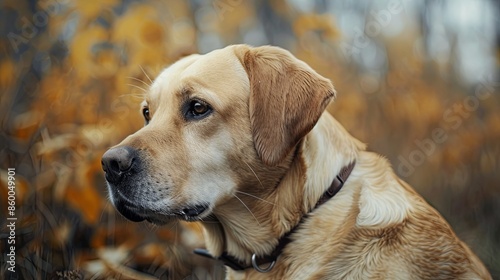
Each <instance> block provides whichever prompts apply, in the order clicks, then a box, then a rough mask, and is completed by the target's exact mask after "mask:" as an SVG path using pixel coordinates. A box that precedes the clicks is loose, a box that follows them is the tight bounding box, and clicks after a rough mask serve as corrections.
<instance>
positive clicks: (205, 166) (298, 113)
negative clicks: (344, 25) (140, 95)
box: [102, 45, 491, 279]
mask: <svg viewBox="0 0 500 280" xmlns="http://www.w3.org/2000/svg"><path fill="white" fill-rule="evenodd" d="M334 97H335V90H334V88H333V86H332V83H331V82H330V81H329V80H328V79H326V78H324V77H322V76H320V75H318V74H317V73H316V72H315V71H314V70H312V69H311V68H310V67H309V66H308V65H307V64H305V63H304V62H302V61H300V60H298V59H296V58H295V57H294V56H292V55H291V54H290V53H289V52H288V51H285V50H283V49H280V48H277V47H270V46H264V47H250V46H247V45H234V46H229V47H227V48H224V49H221V50H216V51H213V52H210V53H208V54H206V55H191V56H188V57H185V58H183V59H181V60H179V61H178V62H176V63H175V64H173V65H171V66H170V67H168V68H167V69H165V70H164V71H163V72H162V73H161V74H160V75H159V76H158V77H157V78H156V80H155V81H154V83H153V84H152V86H151V88H150V90H149V92H148V94H147V96H146V98H145V100H144V102H143V104H142V114H143V116H144V119H145V123H146V125H145V126H144V127H143V128H142V129H140V130H139V131H137V132H136V133H134V134H132V135H130V136H129V137H127V138H126V139H125V140H123V142H122V143H120V144H119V145H117V146H115V147H113V148H112V149H110V150H108V151H107V152H106V153H105V154H104V156H103V159H102V163H103V169H104V171H105V172H106V180H107V183H108V188H109V192H110V199H111V201H112V203H113V204H114V206H115V207H116V208H117V209H118V211H119V212H120V213H121V214H123V215H124V216H125V217H127V218H128V219H130V220H133V221H142V220H148V221H150V222H152V223H155V224H165V223H168V222H170V221H171V220H173V219H183V220H186V221H200V222H201V223H202V224H203V225H204V228H205V236H206V245H207V249H208V250H206V251H205V250H198V251H197V253H199V254H202V255H205V256H209V257H213V258H216V259H220V260H222V261H223V262H224V263H225V264H226V265H227V266H228V267H229V269H228V271H227V277H228V278H229V279H491V276H490V275H489V273H488V271H487V270H486V269H485V267H484V266H483V264H482V263H481V261H480V260H479V259H478V258H477V257H476V256H475V255H474V254H473V253H472V252H471V250H470V249H469V248H468V247H467V246H466V245H465V244H464V243H463V242H462V241H460V240H459V239H458V238H457V236H456V235H455V234H454V232H453V230H452V229H451V228H450V226H449V225H448V224H447V223H446V221H445V220H444V219H443V218H442V217H441V216H440V214H439V213H438V212H437V211H436V210H435V209H433V208H432V207H431V206H429V205H428V204H427V203H426V202H425V201H424V199H423V198H422V197H420V196H419V195H418V194H417V193H416V192H415V191H414V190H413V189H412V188H411V187H410V186H409V185H407V184H406V183H405V182H403V181H402V180H401V179H399V178H398V177H397V176H396V175H395V174H394V172H393V171H392V169H391V167H390V165H389V163H388V162H387V161H386V160H385V159H384V158H383V157H381V156H379V155H377V154H374V153H371V152H367V151H365V146H364V145H363V144H362V143H360V142H359V141H358V140H356V139H355V138H353V137H352V136H351V135H350V134H349V133H348V132H347V131H346V130H345V129H344V128H343V127H342V126H341V125H340V124H339V123H337V122H336V121H335V119H334V118H333V117H332V116H331V115H330V114H329V113H327V112H325V108H326V106H327V105H328V104H329V103H330V101H331V100H332V99H334Z"/></svg>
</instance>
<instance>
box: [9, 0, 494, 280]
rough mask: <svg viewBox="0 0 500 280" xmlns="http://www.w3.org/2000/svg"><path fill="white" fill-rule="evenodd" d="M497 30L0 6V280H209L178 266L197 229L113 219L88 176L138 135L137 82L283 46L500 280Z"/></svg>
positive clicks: (330, 15)
mask: <svg viewBox="0 0 500 280" xmlns="http://www.w3.org/2000/svg"><path fill="white" fill-rule="evenodd" d="M499 16H500V4H499V2H498V1H495V0H455V1H438V0H436V1H409V0H389V1H370V0H363V1H327V0H316V1H300V0H274V1H243V0H213V1H201V0H191V1H181V0H174V1H134V0H125V1H119V0H101V1H73V0H44V1H35V0H32V1H26V0H21V1H20V0H2V1H0V20H1V23H0V34H1V36H0V91H1V97H0V121H1V132H0V143H1V146H0V147H1V152H0V169H1V170H0V171H1V175H2V176H1V181H0V206H1V208H0V225H1V227H0V251H1V252H2V254H1V256H0V265H1V272H0V279H62V278H64V277H66V278H64V279H84V278H85V279H87V278H92V279H134V278H135V279H158V278H160V279H221V278H222V275H223V268H222V267H221V266H220V265H217V264H214V263H212V262H210V261H207V260H204V259H201V258H198V257H195V256H193V255H192V254H191V250H192V248H193V247H196V246H203V237H202V234H201V228H200V227H199V225H197V224H196V223H190V224H187V223H176V224H175V225H172V226H170V227H155V226H152V225H149V224H146V223H138V224H136V223H132V222H129V221H127V220H125V219H124V218H122V217H121V216H120V215H119V214H118V213H117V212H116V211H115V209H114V208H113V207H112V206H111V204H110V203H109V202H108V198H107V191H106V187H105V182H104V178H103V173H102V171H101V164H100V158H101V155H102V154H103V153H104V152H105V151H106V150H107V149H108V148H109V147H110V146H112V145H114V144H116V143H118V142H120V141H121V140H122V139H123V138H124V137H125V136H127V135H128V134H130V133H132V132H134V131H136V130H137V129H139V128H140V127H141V126H142V125H143V120H142V117H141V115H140V113H139V103H140V102H141V98H140V96H141V94H142V93H143V92H144V91H146V90H147V88H148V86H149V84H150V83H151V81H150V79H153V78H154V77H155V76H156V75H157V74H158V73H159V72H160V71H161V70H162V69H163V68H164V67H166V66H167V65H168V64H170V63H172V62H174V61H176V60H177V59H179V58H181V57H182V56H185V55H187V54H191V53H197V52H199V53H206V52H209V51H211V50H214V49H217V48H222V47H224V46H226V45H229V44H234V43H247V44H252V45H264V44H272V45H277V46H281V47H283V48H286V49H288V50H290V51H291V52H292V53H293V54H295V55H296V56H297V57H298V58H300V59H302V60H304V61H305V62H307V63H308V64H310V65H311V66H312V67H313V68H314V69H316V70H317V71H318V72H319V73H320V74H322V75H323V76H325V77H328V78H330V79H331V80H332V81H333V82H334V84H335V86H336V89H337V91H338V98H337V100H336V101H335V102H334V103H333V104H332V105H331V106H330V107H329V108H328V110H329V111H330V112H331V113H332V114H333V115H334V116H335V117H336V118H337V119H338V120H339V121H340V122H341V123H342V124H343V125H344V126H345V127H346V128H347V130H348V131H350V132H351V133H352V134H353V135H354V136H355V137H357V138H359V139H361V140H362V141H363V142H365V143H368V145H369V149H370V150H372V151H375V152H377V153H380V154H382V155H385V156H386V157H387V158H388V159H389V160H390V162H391V163H392V165H393V167H394V169H395V171H396V172H397V173H398V174H399V175H400V176H401V177H402V178H403V179H404V180H406V181H408V182H409V183H410V184H411V185H412V186H413V187H414V188H415V189H416V190H417V191H418V192H419V193H420V194H422V195H423V196H424V197H425V198H426V199H427V201H429V203H430V204H431V205H433V206H434V207H435V208H437V209H438V210H439V212H441V213H442V214H443V216H444V217H445V218H446V219H447V220H448V221H449V222H450V224H451V225H452V227H453V228H454V229H455V231H456V233H457V234H458V236H459V237H460V238H462V239H463V240H464V241H465V242H466V243H467V244H469V245H470V247H471V248H472V249H473V251H474V252H475V253H476V254H477V255H478V256H479V257H480V258H481V259H482V260H483V261H484V262H485V264H486V265H487V266H488V268H489V270H490V271H491V273H492V274H493V276H494V278H496V279H500V186H499V185H500V161H499V158H500V95H499V86H500V78H499V62H500V22H499V21H500V20H499V18H500V17H499ZM215 82H216V81H215ZM8 168H15V171H16V175H15V178H16V181H15V182H16V189H15V192H16V196H15V199H16V210H15V216H16V217H17V218H18V219H17V221H16V274H12V273H7V267H8V264H7V261H8V257H7V256H6V253H4V252H7V249H8V248H9V247H8V244H7V241H8V236H9V229H8V228H7V217H9V216H8V212H7V198H8V177H7V170H8Z"/></svg>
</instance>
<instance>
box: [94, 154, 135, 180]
mask: <svg viewBox="0 0 500 280" xmlns="http://www.w3.org/2000/svg"><path fill="white" fill-rule="evenodd" d="M135 154H136V153H135V150H134V149H133V148H130V147H117V148H113V149H110V150H108V151H107V152H106V153H104V155H103V156H102V160H101V164H102V169H103V170H104V172H106V180H108V181H109V182H111V183H116V182H118V181H119V180H120V179H121V178H122V177H123V175H124V174H125V173H127V172H128V171H130V169H131V168H132V165H133V163H134V161H135V160H136V155H135Z"/></svg>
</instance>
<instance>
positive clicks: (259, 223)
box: [233, 194, 261, 226]
mask: <svg viewBox="0 0 500 280" xmlns="http://www.w3.org/2000/svg"><path fill="white" fill-rule="evenodd" d="M233 196H234V197H236V199H238V200H239V201H240V202H241V204H243V206H245V208H246V209H247V210H248V212H250V214H252V216H253V218H254V219H255V221H257V223H258V224H259V226H261V224H260V222H259V220H257V217H255V215H254V214H253V213H252V211H251V210H250V208H248V206H247V205H246V204H245V203H244V202H243V200H241V199H240V198H239V197H238V196H237V195H235V194H233Z"/></svg>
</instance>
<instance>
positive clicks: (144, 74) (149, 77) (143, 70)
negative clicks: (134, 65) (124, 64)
mask: <svg viewBox="0 0 500 280" xmlns="http://www.w3.org/2000/svg"><path fill="white" fill-rule="evenodd" d="M139 68H141V70H142V73H144V75H146V78H148V80H149V82H151V84H153V81H152V80H151V78H150V77H149V76H148V74H147V73H146V71H144V68H142V66H140V65H139Z"/></svg>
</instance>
